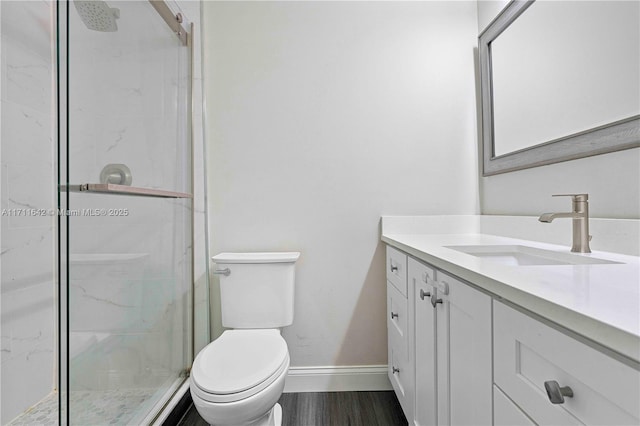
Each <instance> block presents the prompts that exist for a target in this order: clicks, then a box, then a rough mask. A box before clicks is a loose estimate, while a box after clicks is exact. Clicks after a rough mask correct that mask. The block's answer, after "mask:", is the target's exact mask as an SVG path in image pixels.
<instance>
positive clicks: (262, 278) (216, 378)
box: [189, 252, 300, 426]
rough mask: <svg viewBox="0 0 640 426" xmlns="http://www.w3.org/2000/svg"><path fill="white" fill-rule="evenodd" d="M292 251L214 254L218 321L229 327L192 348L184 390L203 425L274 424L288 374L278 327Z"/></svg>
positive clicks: (289, 311) (288, 302)
mask: <svg viewBox="0 0 640 426" xmlns="http://www.w3.org/2000/svg"><path fill="white" fill-rule="evenodd" d="M299 255H300V253H297V252H295V253H222V254H220V255H218V256H215V257H214V258H213V260H214V261H216V263H217V265H218V267H220V268H221V269H218V270H217V271H219V273H220V274H221V275H222V276H221V277H220V288H221V302H222V303H221V307H222V325H223V326H225V327H232V328H233V329H231V330H227V331H225V332H223V333H222V335H221V336H220V337H218V338H217V339H216V340H214V341H213V342H211V343H209V344H208V345H207V346H205V348H204V349H202V350H201V351H200V353H198V355H197V356H196V359H195V360H194V362H193V366H192V368H191V375H190V378H189V388H190V390H191V397H192V398H193V404H194V406H195V407H196V409H197V410H198V413H199V414H200V416H201V417H202V418H203V419H204V420H205V421H207V422H208V423H209V424H211V425H216V426H227V425H236V426H239V425H243V426H248V425H251V426H258V425H260V426H266V425H269V426H280V425H281V422H282V408H281V407H280V405H279V404H277V402H278V400H279V399H280V396H281V395H282V391H283V390H284V383H285V378H286V376H287V372H288V371H289V349H288V347H287V343H286V342H285V340H284V339H283V338H282V336H281V334H280V329H279V328H280V327H285V326H287V325H290V324H291V322H292V321H293V282H294V276H293V265H294V263H295V261H296V260H297V259H298V257H299Z"/></svg>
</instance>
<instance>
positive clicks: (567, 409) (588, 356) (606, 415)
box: [493, 301, 640, 425]
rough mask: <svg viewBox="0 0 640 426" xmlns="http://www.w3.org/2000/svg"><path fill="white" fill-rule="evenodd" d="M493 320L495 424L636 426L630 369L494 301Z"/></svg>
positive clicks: (636, 391) (639, 397)
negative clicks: (553, 400)
mask: <svg viewBox="0 0 640 426" xmlns="http://www.w3.org/2000/svg"><path fill="white" fill-rule="evenodd" d="M493 315H494V322H493V327H494V333H493V335H494V337H493V338H494V348H493V352H494V353H493V356H494V365H495V367H494V368H495V370H494V382H495V385H496V389H495V390H494V394H495V395H497V396H496V398H495V400H494V401H495V402H494V404H495V418H496V424H511V425H515V424H533V423H535V424H562V425H572V424H576V425H578V424H615V425H631V424H633V425H637V424H640V374H639V373H638V371H637V370H636V369H634V368H632V367H630V366H629V365H627V364H625V363H622V362H620V361H618V360H616V359H614V358H612V357H609V356H607V355H605V354H603V353H602V352H600V351H597V350H595V349H593V348H592V347H590V346H587V345H586V344H584V343H582V342H580V341H578V340H576V339H574V338H572V337H570V336H568V335H566V334H565V333H562V332H560V331H558V330H557V329H555V328H552V327H550V326H548V325H546V324H544V323H542V322H541V321H538V320H536V319H534V318H532V317H530V316H528V315H525V314H524V313H522V312H520V311H517V310H515V309H513V308H511V307H509V306H507V305H505V304H503V303H500V302H498V301H494V307H493ZM556 383H557V387H556ZM545 384H547V386H549V388H550V391H551V392H552V393H553V392H556V393H557V391H558V390H559V389H558V388H565V390H564V393H567V391H568V389H571V393H572V397H569V396H562V395H558V400H557V402H558V403H556V404H553V403H551V401H550V399H551V396H549V395H548V394H547V390H546V386H545ZM562 399H564V402H560V401H561V400H562ZM518 418H519V419H520V421H517V419H518ZM499 420H500V422H499Z"/></svg>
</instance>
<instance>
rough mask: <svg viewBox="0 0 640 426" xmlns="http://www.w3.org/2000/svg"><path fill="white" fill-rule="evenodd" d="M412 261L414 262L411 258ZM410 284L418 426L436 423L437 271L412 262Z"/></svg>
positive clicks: (415, 405)
mask: <svg viewBox="0 0 640 426" xmlns="http://www.w3.org/2000/svg"><path fill="white" fill-rule="evenodd" d="M410 262H412V260H411V259H410ZM409 273H410V275H409V283H410V285H411V286H412V287H413V289H414V294H413V299H414V307H415V308H414V312H415V371H416V395H415V404H414V417H415V424H416V425H417V426H427V425H435V424H436V310H435V309H433V306H431V301H430V295H431V292H433V287H432V286H431V285H430V284H428V282H433V281H432V280H433V276H434V271H433V269H430V268H429V267H427V266H425V265H422V264H420V263H418V262H415V265H412V264H411V263H409Z"/></svg>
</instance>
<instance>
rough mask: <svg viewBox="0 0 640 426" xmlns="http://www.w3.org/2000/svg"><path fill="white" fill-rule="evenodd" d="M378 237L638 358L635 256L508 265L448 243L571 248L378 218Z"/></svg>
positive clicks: (639, 278)
mask: <svg viewBox="0 0 640 426" xmlns="http://www.w3.org/2000/svg"><path fill="white" fill-rule="evenodd" d="M383 220H384V218H383ZM444 232H447V231H446V230H445V231H444ZM465 232H466V230H465ZM382 241H383V242H385V243H387V244H388V245H391V246H393V247H395V248H397V249H399V250H401V251H404V252H405V253H408V254H409V255H411V256H413V257H415V258H417V259H421V260H423V261H425V262H427V263H429V264H431V265H433V266H435V267H437V268H439V269H442V270H444V271H446V272H449V273H451V274H453V275H455V276H457V277H459V278H462V279H463V280H466V281H468V282H470V283H472V284H474V285H476V286H478V287H480V288H482V289H484V290H486V291H488V292H490V293H492V294H493V295H494V296H495V297H496V298H498V299H499V298H503V299H506V300H508V301H510V302H511V303H513V304H516V305H518V306H521V307H522V308H525V309H527V310H529V311H531V312H533V313H535V314H537V315H540V316H541V317H543V318H546V319H548V320H550V321H552V322H554V323H556V324H559V325H561V326H562V327H564V328H566V329H568V330H571V331H573V332H575V333H577V334H578V335H581V336H583V337H585V338H587V339H589V340H592V341H594V342H597V343H599V344H600V345H603V346H605V347H607V348H609V349H610V350H612V351H614V352H616V353H618V354H621V355H623V356H625V357H626V358H629V359H632V360H634V361H636V362H640V257H637V256H629V255H624V254H617V253H611V252H604V251H596V250H594V251H593V253H591V254H577V253H574V254H575V255H577V256H590V257H596V258H599V259H605V260H611V261H615V262H620V263H619V264H590V265H527V266H516V265H514V266H511V265H505V264H500V263H496V262H494V261H492V260H490V259H486V258H482V257H476V256H473V255H471V254H466V253H462V252H460V251H457V250H454V249H451V248H447V247H446V246H456V245H523V246H529V247H535V248H540V249H545V250H552V251H557V252H559V253H570V250H569V247H567V246H561V245H556V244H548V243H544V242H537V241H530V240H523V239H517V238H508V237H503V236H497V235H491V234H485V233H447V234H437V233H433V234H431V233H420V234H411V233H409V232H403V233H390V232H385V226H384V224H383V231H382Z"/></svg>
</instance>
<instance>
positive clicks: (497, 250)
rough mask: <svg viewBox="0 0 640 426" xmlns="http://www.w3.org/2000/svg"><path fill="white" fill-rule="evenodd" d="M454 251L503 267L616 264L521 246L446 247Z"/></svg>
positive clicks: (593, 258)
mask: <svg viewBox="0 0 640 426" xmlns="http://www.w3.org/2000/svg"><path fill="white" fill-rule="evenodd" d="M445 247H446V248H450V249H452V250H456V251H459V252H462V253H466V254H470V255H472V256H476V257H481V258H483V259H487V260H489V261H491V262H496V263H501V264H503V265H514V266H527V265H602V264H614V263H620V262H614V261H611V260H605V259H598V258H595V257H590V256H581V255H575V254H570V253H560V252H557V251H552V250H545V249H539V248H535V247H528V246H521V245H474V246H445Z"/></svg>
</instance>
